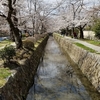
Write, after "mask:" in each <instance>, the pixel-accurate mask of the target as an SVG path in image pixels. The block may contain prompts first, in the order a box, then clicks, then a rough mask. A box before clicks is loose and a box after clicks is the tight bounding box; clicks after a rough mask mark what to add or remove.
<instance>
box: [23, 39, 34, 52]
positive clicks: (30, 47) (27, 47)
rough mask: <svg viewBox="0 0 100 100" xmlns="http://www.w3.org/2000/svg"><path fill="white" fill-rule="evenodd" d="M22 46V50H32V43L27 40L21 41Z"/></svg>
mask: <svg viewBox="0 0 100 100" xmlns="http://www.w3.org/2000/svg"><path fill="white" fill-rule="evenodd" d="M23 46H24V48H26V49H29V50H33V49H34V43H33V42H32V41H29V40H26V41H23Z"/></svg>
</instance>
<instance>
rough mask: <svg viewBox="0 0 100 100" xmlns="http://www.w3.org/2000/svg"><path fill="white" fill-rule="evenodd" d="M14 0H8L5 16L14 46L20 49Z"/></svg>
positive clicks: (20, 43)
mask: <svg viewBox="0 0 100 100" xmlns="http://www.w3.org/2000/svg"><path fill="white" fill-rule="evenodd" d="M15 2H16V0H15V1H14V2H12V0H8V7H9V11H8V16H7V21H8V23H9V26H10V31H11V35H12V37H14V40H15V44H16V48H17V49H20V48H22V39H21V38H22V37H21V35H20V34H19V33H20V32H19V29H18V19H17V18H16V9H14V8H13V4H15Z"/></svg>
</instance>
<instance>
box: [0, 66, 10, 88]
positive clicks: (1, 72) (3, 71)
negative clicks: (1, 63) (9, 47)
mask: <svg viewBox="0 0 100 100" xmlns="http://www.w3.org/2000/svg"><path fill="white" fill-rule="evenodd" d="M9 75H11V72H10V69H9V68H0V87H1V86H3V85H4V84H5V83H6V78H7V77H8V76H9Z"/></svg>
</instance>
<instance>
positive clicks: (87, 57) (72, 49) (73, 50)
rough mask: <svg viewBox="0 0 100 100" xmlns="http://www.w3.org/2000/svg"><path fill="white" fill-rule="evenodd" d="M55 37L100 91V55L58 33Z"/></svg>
mask: <svg viewBox="0 0 100 100" xmlns="http://www.w3.org/2000/svg"><path fill="white" fill-rule="evenodd" d="M54 38H55V40H56V41H57V42H58V43H59V45H60V47H61V48H62V49H63V50H64V51H65V52H66V53H67V54H68V55H69V56H70V58H71V59H72V60H73V61H74V62H75V63H76V64H78V66H79V68H80V69H81V70H82V72H83V74H84V75H85V76H86V77H87V78H88V79H89V81H90V82H91V83H92V84H93V86H94V87H95V88H96V89H97V90H98V91H99V92H100V55H96V54H93V53H90V52H88V51H86V50H84V49H82V48H80V47H78V46H76V45H75V44H73V43H72V42H71V41H69V40H67V39H65V38H64V37H61V36H59V35H57V34H54Z"/></svg>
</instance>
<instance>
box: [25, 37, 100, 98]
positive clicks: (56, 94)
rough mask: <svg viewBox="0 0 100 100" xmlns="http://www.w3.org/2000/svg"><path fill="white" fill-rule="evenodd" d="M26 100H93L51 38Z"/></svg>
mask: <svg viewBox="0 0 100 100" xmlns="http://www.w3.org/2000/svg"><path fill="white" fill-rule="evenodd" d="M26 100H93V99H92V98H91V96H90V95H89V93H88V92H87V91H86V89H85V87H84V86H83V84H82V82H81V81H80V79H79V78H78V77H77V75H76V73H75V71H74V70H73V68H72V67H71V65H70V63H69V62H68V60H67V59H66V57H65V55H64V54H63V53H62V52H61V50H60V48H59V45H58V44H57V43H56V41H55V40H54V39H53V37H50V38H49V40H48V42H47V45H46V48H45V53H44V57H43V60H42V61H41V62H40V64H39V66H38V70H37V74H36V76H35V78H34V85H33V86H32V88H31V89H30V90H29V94H28V95H27V99H26ZM97 100H99V99H97Z"/></svg>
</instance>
